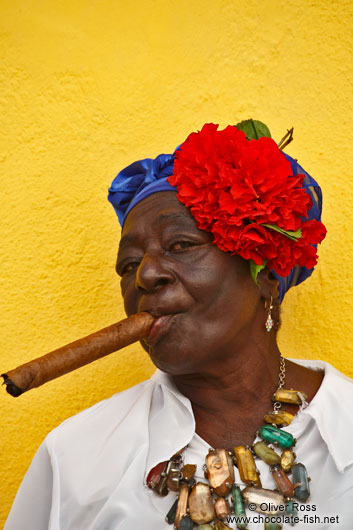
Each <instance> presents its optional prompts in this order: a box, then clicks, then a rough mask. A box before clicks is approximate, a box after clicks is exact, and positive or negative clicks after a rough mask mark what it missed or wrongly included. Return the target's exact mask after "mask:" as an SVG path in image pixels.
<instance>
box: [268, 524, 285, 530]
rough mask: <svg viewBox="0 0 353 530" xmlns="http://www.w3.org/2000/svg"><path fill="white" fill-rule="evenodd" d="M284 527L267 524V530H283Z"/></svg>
mask: <svg viewBox="0 0 353 530" xmlns="http://www.w3.org/2000/svg"><path fill="white" fill-rule="evenodd" d="M281 528H283V526H282V525H281V524H279V523H265V530H281Z"/></svg>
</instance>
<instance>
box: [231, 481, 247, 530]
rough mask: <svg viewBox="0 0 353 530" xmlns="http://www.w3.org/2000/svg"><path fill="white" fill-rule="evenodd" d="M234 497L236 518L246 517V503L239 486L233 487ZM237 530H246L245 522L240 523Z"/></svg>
mask: <svg viewBox="0 0 353 530" xmlns="http://www.w3.org/2000/svg"><path fill="white" fill-rule="evenodd" d="M232 497H233V504H234V514H235V516H236V517H240V518H242V517H245V508H244V501H243V497H242V495H241V492H240V488H239V486H233V487H232ZM237 528H239V529H240V530H242V529H246V524H245V522H244V523H243V522H238V523H237Z"/></svg>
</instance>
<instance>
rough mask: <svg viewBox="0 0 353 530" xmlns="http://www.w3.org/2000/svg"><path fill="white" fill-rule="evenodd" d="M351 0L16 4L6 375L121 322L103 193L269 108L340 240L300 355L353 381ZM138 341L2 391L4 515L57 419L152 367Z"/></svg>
mask: <svg viewBox="0 0 353 530" xmlns="http://www.w3.org/2000/svg"><path fill="white" fill-rule="evenodd" d="M350 6H351V2H350V1H349V0H347V1H345V0H336V1H335V2H329V1H328V0H326V1H325V0H321V1H320V0H313V1H311V2H304V1H302V0H287V1H286V2H282V1H279V0H262V1H255V0H228V1H226V0H218V1H211V0H194V1H190V0H178V1H176V2H171V1H166V0H150V1H143V0H131V1H130V0H129V1H125V2H119V1H116V0H85V1H83V0H55V1H50V0H49V2H48V1H44V0H36V1H33V0H3V1H2V2H1V6H0V50H1V52H0V53H1V56H2V58H1V67H0V68H1V74H0V75H1V79H0V82H1V87H2V89H1V90H2V92H1V96H0V104H1V106H2V109H1V128H0V142H1V155H0V159H1V172H2V175H1V204H0V211H1V218H2V221H3V223H4V228H3V230H2V238H1V243H2V245H1V263H2V271H1V277H0V283H1V288H2V292H1V330H2V339H1V351H0V372H3V371H5V370H8V369H10V368H13V367H15V366H17V365H18V364H20V363H23V362H25V361H27V360H30V359H31V358H33V357H34V356H37V355H41V354H43V353H45V352H47V351H50V350H51V349H54V348H56V347H59V346H61V345H63V344H65V343H67V342H69V341H71V340H74V339H76V338H79V337H82V336H84V335H85V334H88V333H90V332H93V331H95V330H96V329H99V328H101V327H103V326H105V325H108V324H110V323H112V322H114V321H116V320H118V319H120V318H121V317H122V316H123V309H122V304H121V298H120V294H119V282H118V279H117V277H116V276H115V274H114V259H115V254H116V247H117V242H118V238H119V230H118V225H117V221H116V219H115V216H114V214H113V210H112V208H111V206H110V205H108V203H107V202H106V189H107V186H108V185H109V184H110V181H111V179H112V177H113V176H114V175H115V173H116V172H117V170H118V169H121V168H122V167H124V166H125V165H127V164H128V163H130V162H132V161H134V160H135V159H137V158H139V157H141V158H142V157H145V156H149V155H156V154H159V153H160V152H163V151H164V152H171V150H173V149H174V147H175V146H176V145H177V144H179V143H180V142H181V141H182V140H183V139H185V137H186V135H187V134H188V133H189V132H190V131H192V130H194V129H197V128H199V127H200V126H201V125H202V124H203V123H204V122H206V121H213V122H216V123H220V124H221V125H222V126H224V125H226V124H228V123H236V122H237V121H239V120H241V119H244V118H248V117H255V118H257V119H260V120H262V121H264V122H265V123H267V124H268V125H269V127H270V129H271V131H272V134H273V136H274V138H275V139H277V140H278V139H279V138H280V137H281V136H282V134H283V133H284V132H285V130H286V128H288V127H290V126H292V125H294V127H295V142H294V143H293V144H292V145H291V146H290V148H288V150H287V152H288V153H289V154H292V155H293V156H295V157H297V158H298V159H299V161H300V162H301V163H302V165H303V166H304V167H305V168H306V169H307V170H308V171H309V172H311V173H312V175H313V176H315V177H317V179H318V180H319V182H320V183H321V185H322V188H323V192H324V198H325V203H324V221H325V223H326V225H327V228H328V237H327V239H326V241H325V242H324V244H323V245H322V248H321V249H320V265H319V266H318V269H317V271H316V273H315V274H314V276H313V277H312V279H311V280H309V281H308V282H307V283H306V284H305V285H303V286H302V287H300V288H298V289H297V290H296V291H295V290H293V292H291V293H290V294H289V295H288V297H287V299H286V302H285V304H284V323H283V329H282V331H281V336H280V343H281V348H282V351H283V353H284V354H285V355H287V356H294V357H312V358H320V359H324V360H328V361H330V362H332V363H333V364H334V365H335V366H336V367H337V368H339V369H340V370H342V371H344V372H346V373H347V374H349V375H353V368H352V362H351V347H350V338H351V336H352V334H353V325H352V319H351V311H352V309H353V307H352V306H353V303H352V296H351V293H352V274H351V268H352V262H353V246H352V238H351V226H352V220H353V219H352V218H353V213H352V208H351V204H350V201H351V199H352V186H351V182H350V174H349V162H350V161H351V154H350V152H351V149H352V148H351V144H352V127H351V122H352V115H350V116H349V113H350V112H351V85H350V79H349V73H350V71H351V70H352V62H351V56H352V55H351V54H352V47H351V44H352V41H351V38H350V37H351V28H352V25H353V19H352V10H351V7H350ZM152 372H153V366H152V365H151V363H150V362H149V360H148V359H147V357H146V354H145V353H144V352H143V351H142V350H141V349H140V348H139V347H138V346H135V347H131V348H129V349H127V350H125V351H124V352H123V353H120V354H116V355H113V356H111V358H107V359H104V360H101V361H98V362H97V363H96V364H94V365H93V366H89V367H86V368H82V369H81V370H80V371H78V372H77V373H73V374H70V375H67V376H65V377H63V378H61V379H59V380H56V381H54V382H52V383H49V384H48V385H46V386H45V387H43V388H41V389H38V390H34V391H31V392H29V393H28V394H26V395H24V396H22V397H20V398H18V399H13V398H12V397H10V396H9V395H7V394H6V393H5V390H4V389H3V390H2V392H1V394H0V407H1V440H0V469H1V475H2V477H1V480H0V499H1V502H0V510H2V514H1V516H0V526H1V527H2V524H1V523H3V521H4V519H5V517H6V514H7V512H8V510H9V507H10V504H11V502H12V499H13V497H14V495H15V491H16V490H17V488H18V485H19V483H20V481H21V479H22V476H23V474H24V472H25V470H26V468H27V467H28V465H29V462H30V460H31V458H32V456H33V454H34V451H35V450H36V448H37V447H38V445H39V443H40V442H41V440H42V439H43V438H44V436H45V435H46V433H47V432H48V431H49V430H51V429H52V428H53V427H54V426H56V425H57V424H58V423H59V422H61V421H62V420H64V419H65V418H67V417H68V416H71V415H72V414H74V413H76V412H77V411H79V410H81V409H83V408H86V407H87V406H89V405H91V404H93V403H95V402H97V401H98V400H101V399H103V398H105V397H108V396H110V395H112V394H113V393H115V392H117V391H119V390H121V389H124V388H126V387H128V386H130V385H132V384H135V383H137V382H139V381H141V380H143V379H145V378H147V377H148V376H149V375H150V374H151V373H152Z"/></svg>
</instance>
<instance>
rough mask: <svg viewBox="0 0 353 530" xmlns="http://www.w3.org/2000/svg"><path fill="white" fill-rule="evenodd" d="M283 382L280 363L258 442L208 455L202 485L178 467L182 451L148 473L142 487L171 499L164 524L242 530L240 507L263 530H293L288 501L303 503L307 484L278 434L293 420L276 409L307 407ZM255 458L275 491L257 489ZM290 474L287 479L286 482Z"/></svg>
mask: <svg viewBox="0 0 353 530" xmlns="http://www.w3.org/2000/svg"><path fill="white" fill-rule="evenodd" d="M285 376H286V365H285V360H284V358H283V357H280V370H279V376H278V386H277V390H276V392H275V394H274V395H273V401H274V404H273V410H272V411H271V412H269V413H268V414H266V415H265V417H264V421H265V424H264V425H262V426H261V427H260V429H259V430H258V432H257V433H256V435H257V436H258V437H260V438H261V441H258V442H256V443H254V444H253V445H252V446H251V447H249V446H236V447H234V452H229V451H227V450H226V449H210V450H209V452H208V454H207V456H206V461H205V464H204V466H203V470H204V474H205V478H206V479H207V481H208V484H207V483H203V482H195V480H194V475H195V472H196V465H194V464H187V465H183V451H184V449H185V448H183V449H182V450H180V451H179V452H178V453H176V454H175V455H173V456H172V457H171V459H170V460H168V461H166V462H161V463H160V464H158V465H157V466H155V467H154V468H153V469H152V470H151V471H150V472H149V474H148V477H147V486H148V487H149V488H151V489H152V490H153V491H154V492H155V493H157V494H158V495H160V496H165V495H167V494H168V493H169V491H174V492H176V493H177V497H176V499H175V501H174V503H173V505H172V506H171V508H170V510H169V511H168V513H167V515H166V521H167V522H168V523H169V524H173V525H174V528H176V529H178V530H193V529H199V530H232V529H231V528H230V527H229V526H228V525H227V524H226V522H225V521H226V520H227V519H229V520H233V521H234V522H235V523H236V527H237V528H238V529H239V530H246V529H247V527H248V523H247V520H246V512H245V507H246V506H248V507H249V506H250V507H251V511H254V510H255V511H256V512H258V513H260V514H263V516H264V529H265V530H280V529H281V528H283V526H282V524H281V523H282V522H290V524H291V525H293V524H294V522H295V518H296V510H295V504H296V502H295V501H294V500H293V498H296V499H297V500H298V501H300V502H306V501H307V500H308V498H309V495H310V489H309V480H310V479H309V478H308V474H307V471H306V468H305V466H304V465H303V464H301V463H297V462H296V455H295V453H294V451H293V447H294V446H295V443H296V440H295V438H294V437H293V436H292V435H291V434H290V433H289V432H287V431H285V430H283V427H286V426H288V425H289V424H290V423H291V421H292V420H293V418H294V415H293V414H290V413H289V412H285V411H281V410H280V409H281V406H282V403H290V404H294V405H299V406H300V410H301V409H303V408H305V407H306V406H307V405H308V404H307V402H306V397H307V396H306V395H305V394H304V393H303V392H300V391H298V390H292V389H290V390H287V389H285V388H284V381H285ZM275 448H276V449H277V451H276V450H275ZM279 451H281V452H279ZM256 458H259V459H261V460H263V461H264V462H265V463H266V464H267V465H268V466H269V467H270V471H271V474H272V477H273V479H274V482H275V485H276V486H275V488H274V489H273V490H270V489H264V488H262V484H261V479H260V472H259V471H258V469H257V468H256V463H255V459H256ZM234 465H235V466H236V467H237V468H238V471H239V475H240V478H241V480H242V482H243V483H244V484H246V487H245V488H244V489H243V490H241V489H240V486H239V485H237V484H236V483H235V476H234ZM290 474H291V475H292V478H291V479H290V478H289V476H288V475H290ZM230 500H231V502H230ZM231 506H232V507H231Z"/></svg>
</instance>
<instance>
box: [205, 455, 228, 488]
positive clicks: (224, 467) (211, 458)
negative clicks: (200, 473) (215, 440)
mask: <svg viewBox="0 0 353 530" xmlns="http://www.w3.org/2000/svg"><path fill="white" fill-rule="evenodd" d="M206 468H207V470H206V476H207V480H208V482H209V483H210V486H211V488H212V489H213V490H214V491H215V492H216V493H217V495H220V496H221V497H225V496H226V495H228V493H229V492H230V489H231V487H232V485H233V483H234V467H233V460H232V457H231V456H230V455H229V453H228V451H226V450H225V449H214V450H211V451H209V452H208V455H207V456H206Z"/></svg>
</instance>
